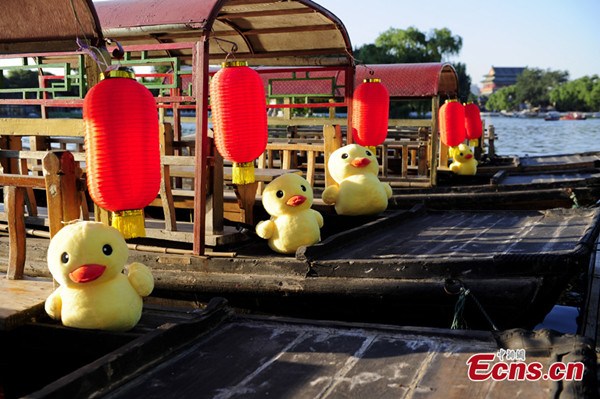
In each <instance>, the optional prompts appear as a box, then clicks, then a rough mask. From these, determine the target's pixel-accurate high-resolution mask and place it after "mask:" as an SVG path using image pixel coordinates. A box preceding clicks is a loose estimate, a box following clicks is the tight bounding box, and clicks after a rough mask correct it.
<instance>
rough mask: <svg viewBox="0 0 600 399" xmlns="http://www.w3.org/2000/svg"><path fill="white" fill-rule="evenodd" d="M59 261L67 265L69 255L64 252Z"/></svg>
mask: <svg viewBox="0 0 600 399" xmlns="http://www.w3.org/2000/svg"><path fill="white" fill-rule="evenodd" d="M60 261H61V262H62V263H67V262H68V261H69V254H68V253H66V252H63V253H62V255H61V256H60Z"/></svg>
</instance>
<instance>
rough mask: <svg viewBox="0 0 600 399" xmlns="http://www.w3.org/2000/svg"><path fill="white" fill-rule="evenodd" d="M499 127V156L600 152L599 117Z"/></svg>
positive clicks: (490, 121)
mask: <svg viewBox="0 0 600 399" xmlns="http://www.w3.org/2000/svg"><path fill="white" fill-rule="evenodd" d="M484 120H485V123H486V126H489V125H494V127H495V128H496V136H498V139H497V140H496V153H497V154H499V155H519V156H523V155H551V154H568V153H574V152H584V151H600V118H588V119H586V120H574V121H573V120H572V121H545V120H544V119H543V118H509V117H505V116H492V117H484ZM182 129H183V134H184V135H192V134H194V130H195V129H194V125H193V124H188V123H184V124H182Z"/></svg>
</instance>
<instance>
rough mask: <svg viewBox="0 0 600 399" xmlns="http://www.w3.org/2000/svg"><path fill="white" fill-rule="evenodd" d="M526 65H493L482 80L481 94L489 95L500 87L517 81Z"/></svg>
mask: <svg viewBox="0 0 600 399" xmlns="http://www.w3.org/2000/svg"><path fill="white" fill-rule="evenodd" d="M524 70H525V67H496V66H492V68H491V69H490V71H489V72H488V74H487V75H485V76H484V79H483V80H482V81H481V83H482V88H481V95H482V96H489V95H490V94H492V93H494V92H496V91H498V89H500V88H502V87H506V86H510V85H514V84H515V83H517V78H518V77H519V75H520V74H522V73H523V71H524Z"/></svg>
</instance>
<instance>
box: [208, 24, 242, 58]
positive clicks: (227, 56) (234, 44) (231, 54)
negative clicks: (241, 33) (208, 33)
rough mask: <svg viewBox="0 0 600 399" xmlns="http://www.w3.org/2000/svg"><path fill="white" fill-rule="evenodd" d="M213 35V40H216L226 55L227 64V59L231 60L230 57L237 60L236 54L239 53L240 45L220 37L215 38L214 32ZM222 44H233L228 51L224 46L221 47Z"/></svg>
mask: <svg viewBox="0 0 600 399" xmlns="http://www.w3.org/2000/svg"><path fill="white" fill-rule="evenodd" d="M212 33H213V39H215V41H216V42H217V46H219V48H220V49H221V51H222V52H224V53H225V54H226V55H225V62H227V59H228V58H229V56H233V58H235V53H236V51H238V45H237V43H236V42H233V41H231V40H226V39H222V38H220V37H217V36H214V31H213V32H212ZM221 42H225V43H229V44H231V50H229V51H227V50H225V49H224V48H223V46H221Z"/></svg>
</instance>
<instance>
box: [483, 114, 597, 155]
mask: <svg viewBox="0 0 600 399" xmlns="http://www.w3.org/2000/svg"><path fill="white" fill-rule="evenodd" d="M485 124H486V126H489V125H494V127H495V128H496V136H498V139H497V140H496V153H497V154H500V155H519V156H523V155H527V154H529V155H552V154H566V153H574V152H584V151H600V118H588V119H586V120H571V121H545V120H544V119H543V118H507V117H503V116H496V117H485Z"/></svg>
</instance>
